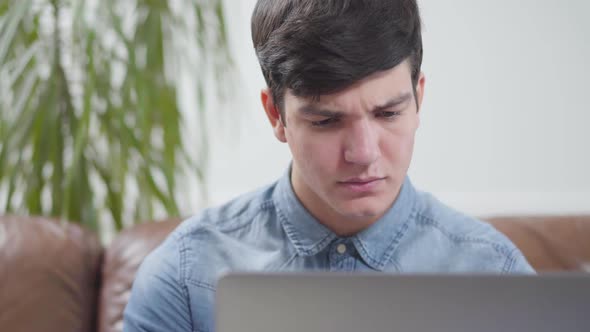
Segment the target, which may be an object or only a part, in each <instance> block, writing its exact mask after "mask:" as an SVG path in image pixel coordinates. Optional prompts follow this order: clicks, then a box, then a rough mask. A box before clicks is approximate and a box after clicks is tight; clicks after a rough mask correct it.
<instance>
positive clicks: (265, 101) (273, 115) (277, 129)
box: [260, 88, 287, 143]
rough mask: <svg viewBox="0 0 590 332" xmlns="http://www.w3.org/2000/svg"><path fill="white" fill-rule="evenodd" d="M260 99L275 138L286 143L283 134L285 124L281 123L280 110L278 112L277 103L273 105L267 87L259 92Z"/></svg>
mask: <svg viewBox="0 0 590 332" xmlns="http://www.w3.org/2000/svg"><path fill="white" fill-rule="evenodd" d="M260 100H261V101H262V107H264V112H266V117H267V118H268V121H270V125H271V126H272V129H273V131H274V134H275V136H276V138H277V139H278V140H279V141H281V142H283V143H286V142H287V137H286V135H285V126H284V125H283V123H284V121H285V119H281V112H279V109H278V107H277V105H275V103H274V100H273V99H272V95H271V93H270V90H269V89H268V88H266V89H263V90H262V91H261V92H260Z"/></svg>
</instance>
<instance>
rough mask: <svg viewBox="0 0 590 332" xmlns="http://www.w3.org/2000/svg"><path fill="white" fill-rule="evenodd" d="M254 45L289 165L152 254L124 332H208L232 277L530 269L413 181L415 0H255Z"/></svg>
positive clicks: (491, 233)
mask: <svg viewBox="0 0 590 332" xmlns="http://www.w3.org/2000/svg"><path fill="white" fill-rule="evenodd" d="M252 37H253V42H254V47H255V49H256V54H257V56H258V58H259V61H260V65H261V68H262V72H263V74H264V77H265V79H266V82H267V84H268V88H267V89H265V90H263V91H262V93H261V99H262V106H263V108H264V110H265V111H266V114H267V116H268V119H269V121H270V124H271V125H272V128H273V131H274V135H275V136H276V138H277V139H278V140H280V141H281V142H284V143H287V144H288V146H289V148H290V150H291V152H292V155H293V161H292V164H291V167H290V168H289V169H288V170H287V171H286V172H285V175H284V176H283V177H282V178H280V179H279V180H278V181H277V182H276V183H275V184H273V185H271V186H269V187H266V188H262V189H260V190H259V191H256V192H254V193H251V194H248V195H244V196H241V197H239V198H237V199H236V200H234V201H232V202H229V203H227V204H226V205H224V206H221V207H219V208H215V209H208V210H205V211H204V212H203V213H201V214H200V215H198V216H196V217H194V218H192V219H190V220H187V221H185V222H184V223H183V224H182V225H181V226H180V227H179V228H178V229H177V230H175V231H174V232H173V233H172V234H171V235H170V236H169V237H168V239H166V241H165V242H164V243H163V244H162V245H161V246H160V247H159V248H158V249H157V250H155V251H154V252H153V253H152V254H150V255H149V256H148V258H146V260H145V261H144V263H143V264H142V266H141V269H140V271H139V272H138V274H137V277H136V280H135V283H134V285H133V291H132V295H131V298H130V301H129V304H128V306H127V308H126V311H125V330H126V331H201V332H205V331H212V328H213V327H212V323H213V317H214V313H213V308H214V303H213V299H214V292H215V287H216V283H217V279H218V277H219V276H220V275H221V274H222V273H224V272H227V271H230V270H250V271H252V270H256V271H260V270H283V271H302V270H325V271H382V272H386V273H408V272H411V273H413V272H492V273H515V272H516V273H530V272H533V270H532V268H531V267H530V266H529V264H528V263H527V261H526V260H525V258H524V257H523V255H522V254H521V252H520V251H519V250H518V249H517V248H516V247H515V246H514V245H513V244H512V243H511V242H510V241H509V240H508V239H507V238H505V237H504V236H503V235H501V234H500V233H498V232H497V231H496V230H494V229H493V228H492V227H491V226H489V225H487V224H485V223H483V222H480V221H478V220H475V219H473V218H470V217H467V216H465V215H463V214H461V213H458V212H456V211H453V210H452V209H450V208H448V207H446V206H444V205H443V204H441V203H440V202H439V201H437V200H436V199H435V198H433V197H432V196H430V195H428V194H425V193H422V192H419V191H417V190H415V189H414V187H413V186H412V184H411V182H410V180H409V179H408V177H407V175H406V173H407V170H408V167H409V165H410V160H411V158H412V151H413V146H414V135H415V133H416V130H417V128H418V125H419V122H420V119H419V115H420V105H421V102H422V98H423V96H424V84H425V83H424V82H425V79H424V75H423V74H422V73H421V71H420V66H421V62H422V39H421V32H420V16H419V11H418V7H417V4H416V1H415V0H259V1H258V3H257V5H256V8H255V10H254V14H253V17H252Z"/></svg>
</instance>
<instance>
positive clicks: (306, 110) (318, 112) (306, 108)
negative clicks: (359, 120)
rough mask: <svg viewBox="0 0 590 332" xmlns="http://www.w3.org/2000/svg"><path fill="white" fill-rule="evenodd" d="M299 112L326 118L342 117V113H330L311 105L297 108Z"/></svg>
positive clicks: (330, 111)
mask: <svg viewBox="0 0 590 332" xmlns="http://www.w3.org/2000/svg"><path fill="white" fill-rule="evenodd" d="M299 112H300V113H303V114H306V115H317V116H324V117H327V118H337V117H342V116H343V115H344V113H343V112H338V111H332V110H327V109H319V108H316V107H315V106H313V105H304V106H301V107H300V108H299Z"/></svg>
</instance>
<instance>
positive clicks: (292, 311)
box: [216, 273, 590, 332]
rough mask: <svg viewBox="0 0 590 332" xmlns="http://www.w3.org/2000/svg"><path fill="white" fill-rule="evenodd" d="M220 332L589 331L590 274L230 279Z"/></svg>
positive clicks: (223, 285) (222, 291) (222, 294)
mask: <svg viewBox="0 0 590 332" xmlns="http://www.w3.org/2000/svg"><path fill="white" fill-rule="evenodd" d="M216 296H217V299H216V307H217V310H216V327H217V328H216V331H217V332H302V331H304V332H312V331H317V332H332V331H333V332H361V331H362V332H385V331H387V332H397V331H399V332H429V331H437V332H447V331H448V332H467V331H477V332H491V331H494V332H496V331H503V332H505V331H518V332H523V331H534V332H556V331H560V332H562V331H563V332H567V331H569V332H582V331H584V332H588V331H590V275H542V276H499V275H495V276H484V275H476V276H468V275H443V276H441V275H417V276H416V275H414V276H412V275H384V274H379V275H360V274H349V275H343V274H332V273H321V274H230V275H227V276H225V277H223V278H222V279H221V280H220V282H219V284H218V290H217V295H216Z"/></svg>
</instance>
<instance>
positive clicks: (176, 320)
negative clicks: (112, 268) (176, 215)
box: [123, 236, 192, 332]
mask: <svg viewBox="0 0 590 332" xmlns="http://www.w3.org/2000/svg"><path fill="white" fill-rule="evenodd" d="M177 241H178V240H177V239H176V238H174V237H173V236H171V237H169V238H168V239H167V240H166V241H165V242H164V243H163V244H162V245H161V246H160V247H159V248H157V249H156V250H155V251H154V252H152V253H151V254H149V255H148V256H147V257H146V259H145V260H144V261H143V263H142V264H141V267H140V268H139V270H138V272H137V275H136V277H135V281H134V282H133V287H132V290H131V296H130V299H129V302H128V304H127V306H126V307H125V311H124V314H123V331H124V332H140V331H141V332H156V331H192V320H191V316H190V308H189V303H188V295H187V289H186V287H185V286H183V283H182V280H181V275H180V270H181V266H180V264H181V262H180V251H179V250H178V242H177Z"/></svg>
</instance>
